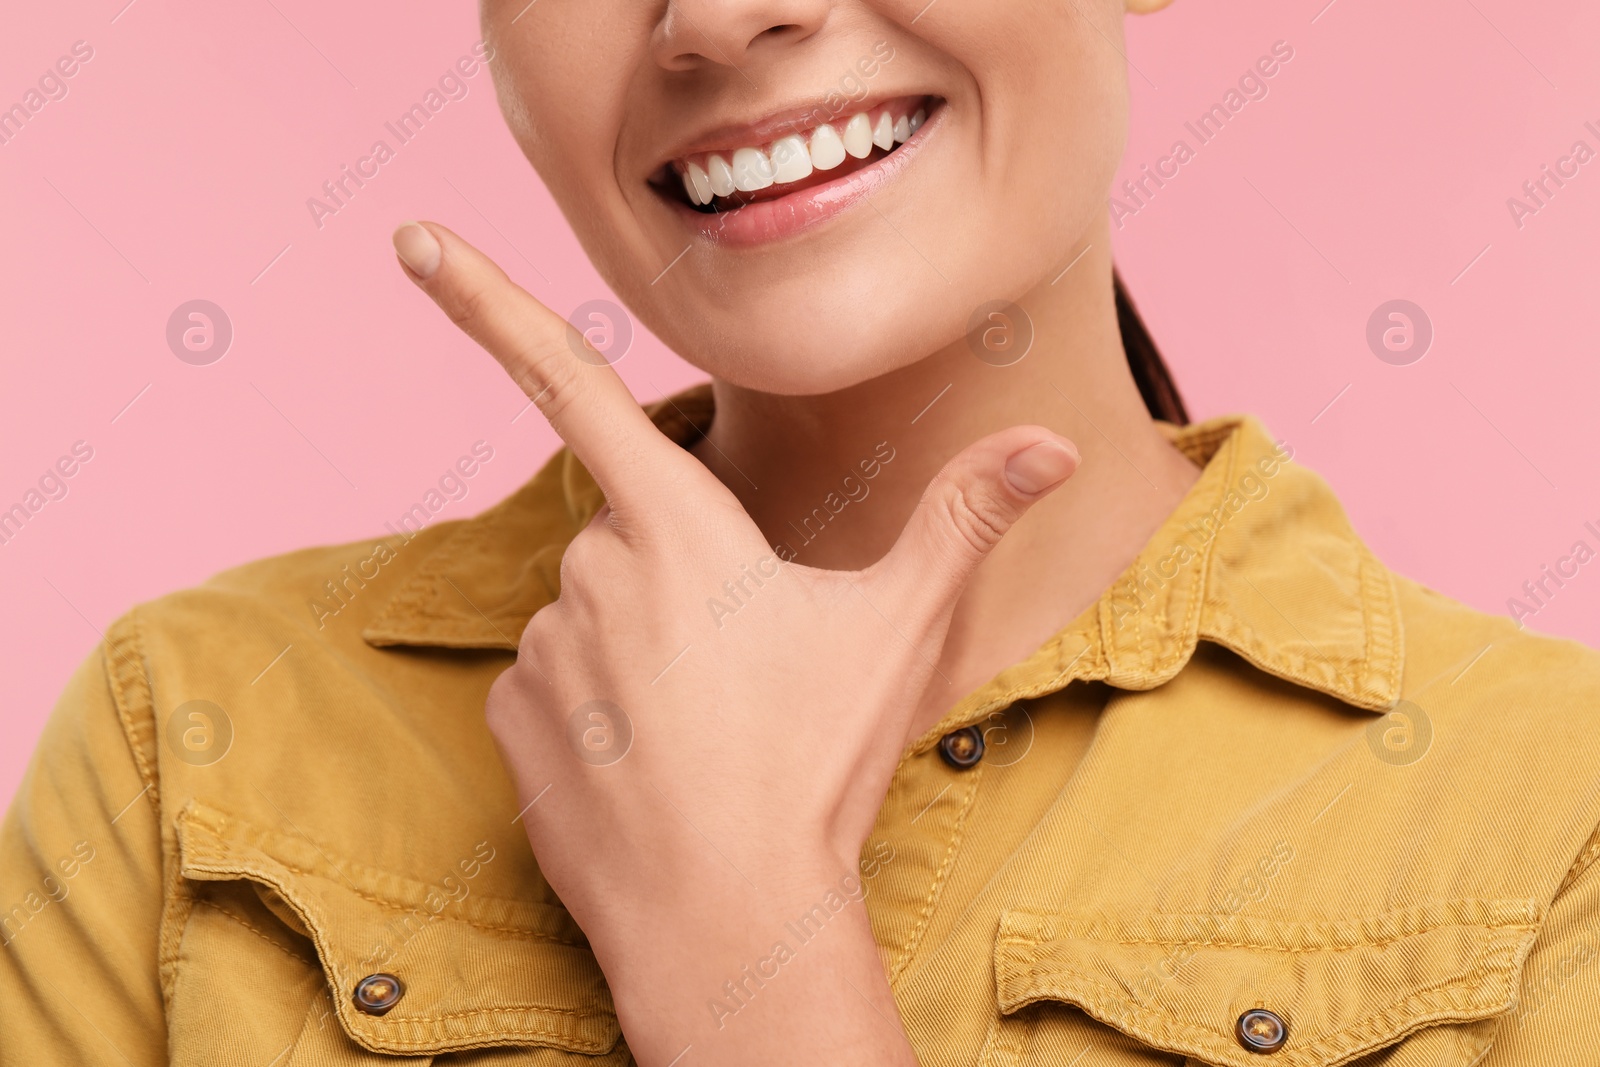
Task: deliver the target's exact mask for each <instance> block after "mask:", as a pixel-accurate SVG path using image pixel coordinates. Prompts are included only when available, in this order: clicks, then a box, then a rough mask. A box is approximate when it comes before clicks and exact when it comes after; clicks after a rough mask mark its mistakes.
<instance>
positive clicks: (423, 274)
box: [392, 222, 443, 278]
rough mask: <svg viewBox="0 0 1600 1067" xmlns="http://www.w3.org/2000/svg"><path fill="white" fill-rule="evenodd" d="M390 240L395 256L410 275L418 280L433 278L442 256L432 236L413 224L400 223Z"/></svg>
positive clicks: (437, 243)
mask: <svg viewBox="0 0 1600 1067" xmlns="http://www.w3.org/2000/svg"><path fill="white" fill-rule="evenodd" d="M392 240H393V241H394V251H395V255H397V256H399V257H400V262H402V263H404V264H405V265H406V266H408V267H410V268H411V273H413V274H415V275H416V276H417V277H419V278H431V277H433V272H434V271H436V270H438V269H439V259H440V257H441V255H442V254H443V253H442V252H441V251H440V249H439V242H438V241H437V240H436V239H435V238H434V236H433V234H431V233H429V232H428V231H427V230H426V229H425V228H423V227H422V226H421V225H419V224H417V223H415V222H402V223H401V224H400V227H399V229H397V230H395V231H394V237H393V238H392Z"/></svg>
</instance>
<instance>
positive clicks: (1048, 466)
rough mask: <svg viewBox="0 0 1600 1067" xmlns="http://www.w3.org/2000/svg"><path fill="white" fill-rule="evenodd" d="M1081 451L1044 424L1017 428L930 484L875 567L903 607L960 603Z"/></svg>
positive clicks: (980, 446)
mask: <svg viewBox="0 0 1600 1067" xmlns="http://www.w3.org/2000/svg"><path fill="white" fill-rule="evenodd" d="M1079 459H1080V457H1079V455H1078V448H1077V446H1076V445H1074V444H1073V443H1072V442H1071V441H1069V440H1067V439H1066V438H1065V437H1062V436H1061V435H1059V434H1056V433H1052V432H1051V431H1049V430H1047V429H1045V428H1044V427H1042V426H1013V427H1011V428H1010V429H1009V430H1001V431H1000V432H999V433H994V434H990V435H989V436H988V437H985V438H984V439H983V440H981V441H979V442H977V443H976V444H973V445H970V446H968V447H967V448H966V449H965V450H964V451H963V452H961V453H960V454H959V455H957V456H956V457H955V458H954V459H952V460H951V461H950V462H949V463H947V464H945V466H944V469H943V470H941V471H940V472H939V473H938V474H937V475H936V476H935V477H934V479H933V481H931V482H929V483H928V488H927V489H926V490H925V491H924V492H923V494H922V500H921V502H920V503H918V505H917V510H916V511H915V512H913V513H912V515H911V520H910V522H908V523H907V524H906V528H905V529H904V530H903V531H902V532H901V534H900V537H899V539H898V540H897V541H896V542H895V544H894V547H893V548H891V549H890V550H889V554H888V555H886V556H884V557H883V559H881V560H879V561H878V563H877V564H876V565H875V566H874V567H873V570H874V571H875V572H877V573H876V574H875V575H874V577H875V579H876V580H878V581H883V582H885V583H887V584H890V585H893V586H895V587H896V591H897V592H898V593H900V595H901V602H902V603H905V602H907V601H910V602H912V603H917V604H920V605H922V606H923V608H924V610H927V609H932V610H933V611H935V612H937V611H943V610H946V609H947V608H949V607H950V606H952V605H954V604H955V602H956V600H957V598H959V597H960V595H961V591H962V590H963V589H964V588H966V584H967V580H968V579H969V578H971V577H972V572H973V571H974V570H976V569H977V567H978V564H980V563H982V562H983V561H984V559H985V558H987V557H988V555H989V553H990V552H991V551H992V550H993V549H994V547H995V546H996V545H998V544H999V543H1000V539H1001V538H1003V537H1004V536H1005V535H1006V533H1007V532H1008V531H1009V530H1010V529H1011V527H1012V526H1014V525H1015V524H1016V522H1017V520H1019V519H1021V518H1022V516H1023V515H1024V514H1025V513H1026V512H1027V510H1028V509H1029V508H1030V507H1032V506H1033V505H1034V504H1035V503H1037V502H1038V501H1040V500H1042V499H1043V498H1044V497H1046V496H1048V495H1050V493H1051V492H1053V491H1054V490H1055V489H1056V488H1057V487H1059V486H1060V485H1061V484H1062V483H1063V482H1065V481H1066V480H1067V479H1068V478H1070V477H1072V475H1073V473H1074V472H1075V471H1076V470H1077V469H1078V463H1079Z"/></svg>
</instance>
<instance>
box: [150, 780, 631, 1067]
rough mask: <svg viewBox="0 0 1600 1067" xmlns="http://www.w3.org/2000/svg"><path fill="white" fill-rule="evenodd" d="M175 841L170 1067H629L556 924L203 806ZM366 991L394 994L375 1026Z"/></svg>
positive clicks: (571, 928)
mask: <svg viewBox="0 0 1600 1067" xmlns="http://www.w3.org/2000/svg"><path fill="white" fill-rule="evenodd" d="M178 832H179V842H180V864H181V866H180V874H181V875H182V878H183V882H182V886H181V890H180V892H179V893H177V894H175V895H174V898H175V900H176V901H177V903H176V904H175V905H174V908H175V909H177V911H178V914H171V913H169V922H168V924H167V925H168V930H167V932H166V934H165V935H164V938H163V941H164V943H165V944H166V945H167V950H166V951H165V952H164V954H163V979H164V984H165V987H166V988H167V1000H168V1018H169V1044H170V1053H171V1057H172V1062H173V1063H174V1064H189V1063H194V1064H199V1063H206V1064H210V1063H246V1062H249V1063H261V1064H267V1063H271V1064H272V1065H273V1067H302V1065H307V1064H322V1063H338V1064H390V1065H392V1064H396V1063H406V1064H426V1063H430V1062H432V1060H433V1058H434V1057H436V1056H443V1055H445V1054H464V1055H461V1056H459V1058H458V1057H457V1056H456V1055H452V1056H451V1057H450V1060H451V1062H452V1063H455V1062H461V1063H474V1064H475V1063H478V1062H482V1063H484V1064H490V1063H493V1064H496V1065H499V1064H527V1065H540V1067H545V1065H551V1067H553V1065H558V1064H559V1065H563V1067H566V1065H580V1064H581V1065H584V1067H611V1065H614V1064H626V1063H630V1062H631V1059H630V1058H629V1056H628V1053H627V1048H626V1045H625V1044H624V1043H623V1042H622V1041H621V1030H620V1028H619V1027H618V1024H617V1018H616V1012H615V1009H614V1007H613V1005H612V1001H611V995H610V992H609V990H608V989H607V987H606V984H605V980H604V976H603V975H602V974H601V971H600V968H599V965H598V964H597V963H596V962H595V959H594V955H593V954H592V953H591V952H590V950H589V948H588V945H587V943H586V942H585V940H584V938H583V935H582V932H581V931H580V930H579V929H578V927H577V925H576V924H575V923H574V922H573V921H572V918H571V916H570V915H568V914H567V912H566V911H565V910H564V909H562V908H559V907H554V906H551V905H547V904H541V903H531V902H527V901H513V900H503V899H492V898H488V897H485V896H483V895H481V894H479V893H474V892H473V891H472V889H471V883H470V880H469V877H467V876H463V877H462V878H458V879H453V880H451V879H447V880H446V885H445V886H444V887H440V886H433V885H428V884H425V883H421V882H417V881H414V880H411V879H407V878H405V877H402V876H399V875H396V874H392V873H387V872H382V871H376V870H374V869H372V868H367V867H362V866H361V865H359V864H355V863H352V862H349V861H346V860H341V859H339V858H338V857H330V856H328V855H326V854H325V853H323V852H322V850H321V849H319V848H318V847H317V846H315V845H313V844H311V843H310V842H309V841H307V840H305V839H303V838H297V837H290V836H289V835H286V834H280V833H277V832H274V831H269V830H265V829H262V828H259V827H256V826H253V825H251V824H248V823H246V822H243V821H241V820H238V819H236V818H232V817H230V816H228V815H225V814H223V813H221V812H218V811H215V810H212V809H209V808H206V807H202V806H200V805H198V804H191V805H189V807H187V808H186V809H185V810H184V811H183V812H182V814H180V815H179V817H178ZM480 858H481V857H480ZM469 869H470V868H469ZM374 974H387V975H393V976H394V977H396V978H398V979H399V981H400V984H401V990H402V991H401V994H400V996H399V997H398V999H394V1000H393V1003H392V1005H388V1004H385V1003H384V998H379V999H378V1001H377V1002H376V1005H375V1006H376V1007H377V1008H378V1009H379V1011H380V1012H381V1013H375V1012H373V1011H371V1010H363V1009H362V1008H360V1007H358V1006H357V1003H356V995H355V994H356V990H357V988H358V986H361V985H362V983H363V979H366V978H368V977H369V976H370V975H374ZM385 989H386V987H385V985H384V983H383V982H382V980H375V981H374V982H369V983H368V984H367V986H366V990H367V991H368V992H369V993H371V992H373V991H376V992H377V993H380V994H381V993H383V992H385ZM389 999H392V997H391V998H389ZM368 1006H369V1008H371V1007H373V1006H374V1004H373V1001H372V998H371V997H369V1005H368ZM385 1009H386V1010H385ZM275 1057H276V1058H275Z"/></svg>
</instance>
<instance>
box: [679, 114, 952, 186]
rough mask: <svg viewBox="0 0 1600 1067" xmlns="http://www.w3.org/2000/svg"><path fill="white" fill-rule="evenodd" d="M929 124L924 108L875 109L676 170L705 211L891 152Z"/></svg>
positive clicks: (698, 158)
mask: <svg viewBox="0 0 1600 1067" xmlns="http://www.w3.org/2000/svg"><path fill="white" fill-rule="evenodd" d="M927 121H928V112H927V109H926V108H919V109H917V111H916V112H915V113H913V114H911V115H900V116H898V117H896V116H895V115H894V114H893V113H892V112H891V111H890V110H889V109H888V108H887V107H885V108H883V109H882V110H878V109H876V108H875V109H873V110H872V111H863V112H861V113H860V114H857V115H852V116H851V117H850V119H849V121H847V122H845V123H844V124H843V125H839V124H838V123H823V124H822V125H820V126H817V127H816V128H814V129H812V130H810V131H808V132H806V133H803V134H790V135H788V136H786V137H780V138H778V139H777V140H776V141H774V142H772V143H771V144H770V145H766V146H765V147H761V148H757V147H753V146H752V147H749V148H739V149H735V150H733V151H728V150H723V151H721V152H708V153H704V154H696V155H695V156H694V157H693V158H689V157H684V158H683V159H681V160H679V161H678V162H676V163H675V164H673V166H674V167H675V168H677V169H678V170H679V171H680V174H679V176H680V178H681V179H682V180H683V188H684V191H685V192H686V193H687V194H688V197H689V200H690V202H691V203H693V204H695V205H696V206H701V207H703V206H705V205H707V204H710V203H712V202H713V201H715V200H716V199H717V198H718V197H730V196H734V195H735V194H737V193H754V192H757V191H759V190H762V189H766V188H768V187H770V186H773V185H787V184H790V183H792V182H798V181H802V180H804V179H805V178H808V177H810V175H811V174H812V173H813V172H814V171H819V170H823V171H827V170H833V169H835V168H837V167H840V166H842V165H843V164H844V162H845V161H846V160H847V159H851V158H854V159H866V158H868V157H869V156H871V155H872V149H873V147H874V146H877V147H878V148H880V149H882V150H883V151H885V152H892V151H894V149H895V146H896V145H898V144H901V143H902V142H904V141H907V140H910V138H911V137H912V135H913V134H915V133H916V132H917V131H918V130H919V129H921V128H922V125H923V124H924V123H925V122H927Z"/></svg>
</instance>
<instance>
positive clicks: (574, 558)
mask: <svg viewBox="0 0 1600 1067" xmlns="http://www.w3.org/2000/svg"><path fill="white" fill-rule="evenodd" d="M599 548H600V546H599V545H598V544H597V543H596V535H595V533H594V532H593V530H592V528H586V529H584V530H581V531H579V533H578V536H576V537H574V538H573V539H572V540H571V542H569V543H568V544H567V547H566V549H565V550H564V551H563V552H562V553H561V567H560V572H559V573H560V582H561V597H562V599H564V600H566V601H568V602H569V603H570V602H571V601H573V600H574V599H581V598H582V595H583V589H584V586H585V585H586V584H587V578H588V576H589V575H590V574H592V573H593V572H594V568H595V567H596V566H597V564H598V562H599V559H598V557H599Z"/></svg>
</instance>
